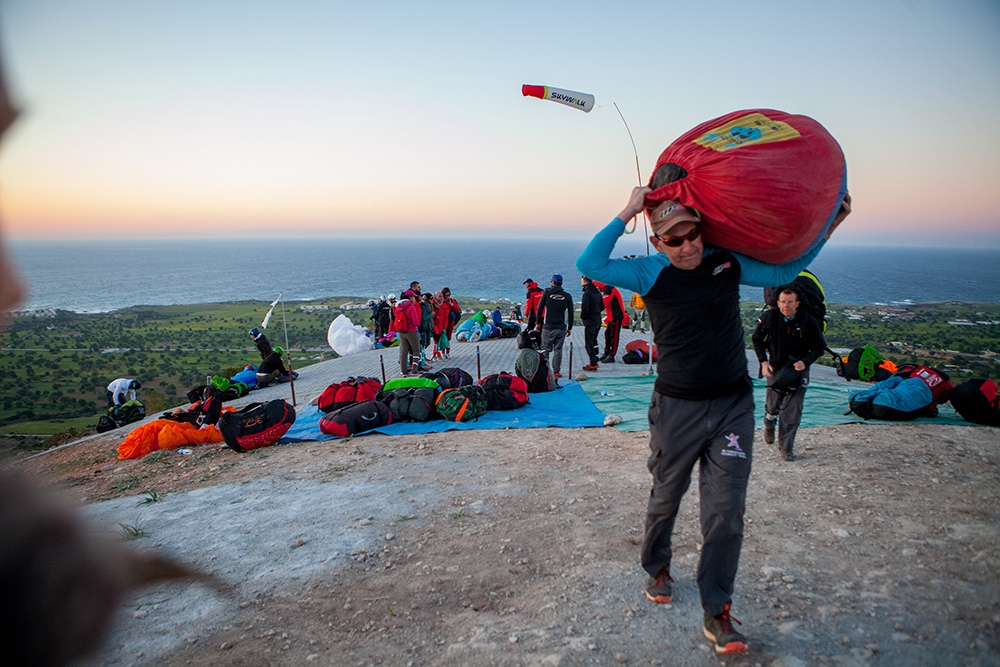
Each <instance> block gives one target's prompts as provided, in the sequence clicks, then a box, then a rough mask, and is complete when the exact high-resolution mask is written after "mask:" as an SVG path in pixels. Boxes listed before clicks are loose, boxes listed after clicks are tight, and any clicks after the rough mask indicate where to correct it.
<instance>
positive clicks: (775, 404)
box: [764, 366, 809, 452]
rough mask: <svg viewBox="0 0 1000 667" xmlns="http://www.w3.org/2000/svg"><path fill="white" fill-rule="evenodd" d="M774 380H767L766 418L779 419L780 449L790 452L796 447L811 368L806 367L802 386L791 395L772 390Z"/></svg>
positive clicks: (803, 372)
mask: <svg viewBox="0 0 1000 667" xmlns="http://www.w3.org/2000/svg"><path fill="white" fill-rule="evenodd" d="M772 380H773V378H768V379H767V398H766V400H765V402H764V412H765V413H766V417H765V418H767V417H770V418H774V417H777V418H778V449H780V450H781V451H783V452H790V451H792V447H793V446H794V445H795V434H796V433H798V432H799V422H800V421H802V404H803V403H804V402H805V400H806V389H807V388H808V387H809V367H808V366H806V369H805V370H804V371H802V384H801V385H800V386H799V388H798V389H796V390H795V391H793V392H792V393H790V394H789V393H786V392H781V391H777V390H776V389H772V388H771V382H772Z"/></svg>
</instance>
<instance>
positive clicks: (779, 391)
mask: <svg viewBox="0 0 1000 667" xmlns="http://www.w3.org/2000/svg"><path fill="white" fill-rule="evenodd" d="M801 304H802V300H801V299H800V298H799V293H798V291H796V289H795V288H794V287H793V286H791V285H786V286H785V287H783V288H781V291H780V292H779V293H778V307H777V308H771V309H768V310H767V311H766V312H765V313H764V314H763V315H761V317H760V320H758V321H757V328H756V329H754V332H753V349H754V352H756V353H757V359H758V360H760V368H761V371H762V372H763V373H764V376H765V377H766V378H767V399H766V402H765V406H764V442H766V443H767V444H769V445H771V444H774V425H775V422H777V423H778V425H779V426H780V429H779V433H778V450H779V451H780V452H781V457H782V458H783V459H784V460H786V461H794V460H795V455H794V454H793V453H792V448H793V446H794V445H795V434H796V432H798V430H799V422H800V421H801V419H802V404H803V402H804V401H805V397H806V388H807V387H808V386H809V366H811V365H812V363H813V362H815V361H816V360H817V359H819V358H820V356H822V354H823V350H825V349H826V340H825V339H824V338H823V333H822V328H821V327H820V324H819V322H817V321H816V319H815V318H814V317H813V316H812V315H810V314H809V313H807V312H806V310H805V308H804V307H800V306H801ZM786 378H787V379H786Z"/></svg>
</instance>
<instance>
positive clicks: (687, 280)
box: [642, 251, 751, 400]
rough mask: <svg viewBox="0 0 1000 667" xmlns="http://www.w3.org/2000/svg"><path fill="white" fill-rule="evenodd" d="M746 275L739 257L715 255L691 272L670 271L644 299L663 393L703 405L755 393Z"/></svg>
mask: <svg viewBox="0 0 1000 667" xmlns="http://www.w3.org/2000/svg"><path fill="white" fill-rule="evenodd" d="M740 271H741V267H740V263H739V261H738V260H737V259H736V258H735V257H734V256H733V255H731V254H730V253H728V252H722V251H720V252H713V253H711V254H709V255H706V256H705V258H704V259H703V260H702V262H701V265H699V266H698V268H696V269H693V270H691V271H685V270H682V269H678V268H676V267H674V266H668V267H666V268H665V269H663V270H662V271H661V272H660V275H659V276H658V277H657V279H656V283H655V284H654V285H653V288H652V289H651V290H649V292H648V293H646V294H643V295H642V298H643V300H644V301H645V302H646V310H647V312H648V313H649V321H650V323H651V324H652V325H653V333H654V338H653V340H654V342H655V343H656V347H657V352H658V354H659V361H658V362H657V365H656V370H657V373H658V375H659V376H658V377H657V378H656V391H657V392H659V393H661V394H663V395H665V396H670V397H673V398H684V399H690V400H703V399H707V398H715V397H718V396H729V395H732V394H738V393H742V392H745V391H750V388H751V384H750V376H749V375H747V358H746V352H745V351H744V347H745V343H744V340H743V322H742V320H741V319H740Z"/></svg>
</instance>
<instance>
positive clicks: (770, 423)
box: [764, 417, 774, 445]
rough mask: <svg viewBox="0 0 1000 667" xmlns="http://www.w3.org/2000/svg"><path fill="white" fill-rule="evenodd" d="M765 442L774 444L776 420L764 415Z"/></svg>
mask: <svg viewBox="0 0 1000 667" xmlns="http://www.w3.org/2000/svg"><path fill="white" fill-rule="evenodd" d="M764 442H766V443H767V444H769V445H773V444H774V420H773V419H768V418H767V417H764Z"/></svg>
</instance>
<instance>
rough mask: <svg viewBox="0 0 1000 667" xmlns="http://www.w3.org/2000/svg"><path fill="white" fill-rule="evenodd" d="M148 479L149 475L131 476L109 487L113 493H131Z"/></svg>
mask: <svg viewBox="0 0 1000 667" xmlns="http://www.w3.org/2000/svg"><path fill="white" fill-rule="evenodd" d="M147 477H149V475H132V476H131V477H129V478H128V479H126V480H125V481H123V482H120V483H118V484H115V485H114V486H113V487H111V490H112V491H114V492H115V493H125V492H126V491H131V490H132V489H134V488H135V487H136V485H137V484H139V482H141V481H142V480H144V479H146V478H147Z"/></svg>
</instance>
